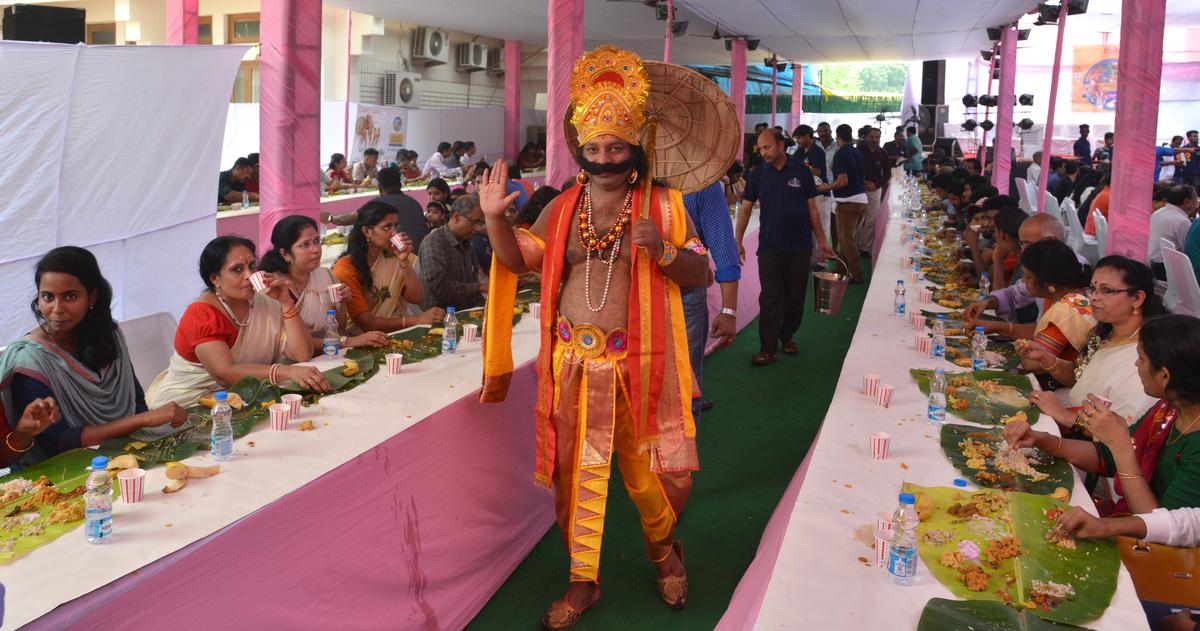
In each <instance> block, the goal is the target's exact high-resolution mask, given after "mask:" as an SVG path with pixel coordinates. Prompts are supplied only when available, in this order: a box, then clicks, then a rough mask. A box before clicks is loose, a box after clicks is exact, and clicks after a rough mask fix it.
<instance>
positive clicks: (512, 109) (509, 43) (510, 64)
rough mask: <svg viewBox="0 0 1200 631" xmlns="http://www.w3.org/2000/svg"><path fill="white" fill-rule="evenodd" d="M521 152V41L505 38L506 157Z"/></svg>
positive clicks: (509, 159) (511, 160)
mask: <svg viewBox="0 0 1200 631" xmlns="http://www.w3.org/2000/svg"><path fill="white" fill-rule="evenodd" d="M520 152H521V42H519V41H517V40H515V39H506V40H504V159H505V160H508V161H509V162H510V163H513V164H515V163H516V161H517V154H519V153H520Z"/></svg>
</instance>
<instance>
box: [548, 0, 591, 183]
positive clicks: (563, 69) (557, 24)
mask: <svg viewBox="0 0 1200 631" xmlns="http://www.w3.org/2000/svg"><path fill="white" fill-rule="evenodd" d="M548 1H549V3H550V6H549V12H548V14H549V15H548V18H547V25H548V27H549V31H548V36H549V46H548V61H547V63H546V81H547V84H548V87H547V91H548V94H547V96H546V101H547V103H546V181H547V182H549V183H550V185H551V186H562V183H563V182H564V181H566V180H567V179H569V178H572V177H575V174H576V173H577V172H578V171H579V167H578V166H576V165H575V161H574V160H573V159H572V158H571V149H570V148H569V147H567V141H566V139H565V138H564V136H563V117H564V116H566V113H567V108H569V107H570V106H571V70H572V69H573V68H574V67H575V60H576V59H579V56H580V55H581V54H582V53H583V0H548Z"/></svg>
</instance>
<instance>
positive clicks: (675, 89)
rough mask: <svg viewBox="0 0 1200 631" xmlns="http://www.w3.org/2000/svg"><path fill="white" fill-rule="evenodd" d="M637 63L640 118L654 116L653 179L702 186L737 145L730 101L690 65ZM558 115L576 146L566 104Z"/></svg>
mask: <svg viewBox="0 0 1200 631" xmlns="http://www.w3.org/2000/svg"><path fill="white" fill-rule="evenodd" d="M642 63H643V64H644V65H645V67H646V72H647V73H648V74H649V75H650V95H649V97H648V98H647V99H646V119H647V120H648V121H649V120H654V121H655V122H656V125H654V128H655V133H654V143H653V146H654V156H653V164H654V179H656V180H660V181H662V182H664V183H665V184H666V185H667V186H670V187H671V188H674V189H678V190H679V191H682V192H683V193H684V194H687V193H694V192H696V191H699V190H703V189H704V188H705V187H707V186H708V185H710V184H712V183H713V182H716V181H717V180H719V179H721V177H722V176H724V175H725V172H726V171H728V170H729V165H731V164H733V161H734V159H735V158H736V157H737V153H738V151H739V150H740V149H741V145H742V139H741V128H740V127H739V125H738V118H737V114H736V112H737V110H735V109H734V107H733V101H732V100H731V99H730V98H729V95H728V94H725V92H724V91H723V90H721V88H720V87H719V86H718V85H717V84H716V83H715V82H713V81H712V80H711V79H709V78H708V77H705V76H704V75H702V74H700V73H699V72H696V71H695V70H692V69H690V68H684V67H683V66H676V65H674V64H665V63H662V62H657V61H646V60H643V62H642ZM564 120H565V125H564V127H563V129H564V131H565V134H566V137H567V144H568V146H569V147H570V148H571V151H572V152H577V151H578V149H579V141H578V137H577V134H576V132H575V127H574V125H572V124H571V110H570V109H569V108H568V110H567V114H566V116H565V117H564ZM648 127H649V126H648ZM642 133H643V134H645V133H646V130H643V132H642ZM642 146H649V142H648V139H647V138H644V137H643V138H642Z"/></svg>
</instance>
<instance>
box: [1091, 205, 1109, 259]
mask: <svg viewBox="0 0 1200 631" xmlns="http://www.w3.org/2000/svg"><path fill="white" fill-rule="evenodd" d="M1092 221H1093V222H1094V223H1095V224H1096V250H1097V251H1098V253H1099V257H1100V258H1104V257H1105V256H1106V255H1107V254H1108V219H1105V217H1104V215H1102V214H1100V211H1098V210H1093V211H1092Z"/></svg>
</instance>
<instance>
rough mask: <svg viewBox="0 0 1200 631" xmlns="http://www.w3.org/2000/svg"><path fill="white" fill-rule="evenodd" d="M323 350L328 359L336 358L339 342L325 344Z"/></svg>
mask: <svg viewBox="0 0 1200 631" xmlns="http://www.w3.org/2000/svg"><path fill="white" fill-rule="evenodd" d="M321 348H322V350H323V352H324V353H325V356H326V357H334V356H336V355H337V354H338V345H337V342H325V345H324V346H322V347H321Z"/></svg>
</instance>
